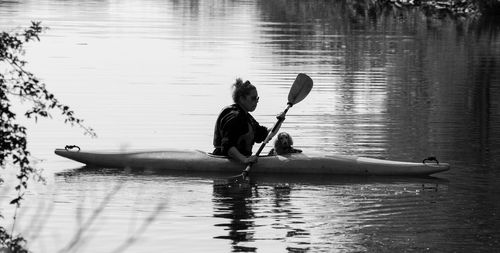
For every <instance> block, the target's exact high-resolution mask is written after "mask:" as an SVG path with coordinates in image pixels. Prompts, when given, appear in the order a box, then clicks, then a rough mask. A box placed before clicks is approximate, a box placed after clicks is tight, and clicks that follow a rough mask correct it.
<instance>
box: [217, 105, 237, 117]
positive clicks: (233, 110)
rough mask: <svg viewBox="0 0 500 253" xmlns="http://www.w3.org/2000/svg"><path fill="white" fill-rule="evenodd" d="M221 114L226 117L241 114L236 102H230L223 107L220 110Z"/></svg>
mask: <svg viewBox="0 0 500 253" xmlns="http://www.w3.org/2000/svg"><path fill="white" fill-rule="evenodd" d="M221 115H223V117H226V118H238V117H240V116H241V115H242V113H241V110H240V108H239V107H238V106H237V105H236V104H232V105H229V106H226V107H224V108H223V109H222V111H221Z"/></svg>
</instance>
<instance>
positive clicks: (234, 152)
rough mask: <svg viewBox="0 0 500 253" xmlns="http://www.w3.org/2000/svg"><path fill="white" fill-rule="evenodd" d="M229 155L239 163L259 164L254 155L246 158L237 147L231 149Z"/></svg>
mask: <svg viewBox="0 0 500 253" xmlns="http://www.w3.org/2000/svg"><path fill="white" fill-rule="evenodd" d="M227 154H228V155H229V157H231V158H233V159H236V160H237V161H239V162H241V163H244V164H249V163H256V162H257V156H255V155H252V156H249V157H246V156H244V155H243V154H242V153H240V151H238V149H237V148H236V147H234V146H233V147H230V148H229V150H228V151H227Z"/></svg>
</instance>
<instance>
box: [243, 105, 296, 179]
mask: <svg viewBox="0 0 500 253" xmlns="http://www.w3.org/2000/svg"><path fill="white" fill-rule="evenodd" d="M290 107H292V104H291V103H288V106H287V107H286V109H285V111H283V117H281V118H279V119H278V121H277V122H276V124H274V127H273V129H272V130H271V131H270V132H269V134H268V135H267V137H266V139H265V140H264V141H263V142H262V144H261V145H260V147H259V149H258V150H257V153H255V155H256V156H259V155H260V153H261V152H262V150H263V149H264V147H265V146H266V144H267V143H268V142H269V141H270V140H271V139H272V137H273V136H274V135H276V133H278V131H279V130H280V127H281V123H283V121H285V115H286V113H287V112H288V109H290ZM252 165H253V163H249V164H247V167H246V168H245V170H244V171H243V173H242V175H243V177H246V175H248V173H249V172H250V169H251V168H252Z"/></svg>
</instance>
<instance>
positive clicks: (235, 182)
mask: <svg viewBox="0 0 500 253" xmlns="http://www.w3.org/2000/svg"><path fill="white" fill-rule="evenodd" d="M312 87H313V81H312V79H311V78H310V77H309V76H308V75H306V74H302V73H301V74H299V75H297V78H295V81H294V82H293V84H292V87H291V88H290V92H289V93H288V103H287V107H286V109H285V110H284V111H283V113H282V114H281V115H280V116H282V117H279V118H278V122H276V124H274V127H273V129H272V130H271V131H270V132H269V134H268V135H267V137H266V139H265V140H264V141H263V142H262V144H261V145H260V148H259V150H258V151H257V153H255V155H256V156H259V155H260V153H261V152H262V150H263V149H264V147H265V146H266V144H267V143H268V142H269V141H270V140H271V139H272V138H273V137H274V136H275V135H276V134H277V133H278V131H279V129H280V127H281V123H283V121H284V120H285V115H286V113H287V112H288V109H290V107H292V106H293V105H294V104H297V103H299V102H300V101H302V100H303V99H304V98H305V97H307V95H308V94H309V92H310V91H311V89H312ZM252 165H253V163H249V164H247V165H246V168H245V170H243V172H242V173H241V174H240V175H238V176H234V177H231V178H228V179H218V180H215V181H214V187H231V186H241V185H242V184H243V185H248V179H247V176H248V174H249V173H250V169H251V168H252Z"/></svg>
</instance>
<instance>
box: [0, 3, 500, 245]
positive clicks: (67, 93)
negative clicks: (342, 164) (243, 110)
mask: <svg viewBox="0 0 500 253" xmlns="http://www.w3.org/2000/svg"><path fill="white" fill-rule="evenodd" d="M343 2H344V1H316V0H313V1H293V0H292V1H280V0H257V1H244V0H241V1H222V0H221V1H218V0H210V1H196V0H194V1H158V0H142V1H139V0H127V1H52V0H45V1H44V0H42V1H0V30H2V31H15V30H16V29H20V28H21V27H26V26H28V25H29V22H30V21H31V20H38V21H42V24H43V25H45V26H48V27H49V28H50V29H48V30H47V31H46V32H45V33H44V34H43V35H42V37H41V41H40V42H34V43H31V44H30V45H29V46H28V47H27V51H26V59H27V60H28V62H29V64H28V67H29V70H30V71H32V72H33V73H35V75H36V76H38V77H40V78H41V79H42V80H43V81H44V82H45V83H46V84H47V87H48V88H49V89H50V90H51V91H52V92H53V93H55V94H56V95H57V96H58V97H59V99H60V100H61V101H62V102H63V103H66V104H69V105H70V106H72V108H73V109H74V110H75V111H76V112H77V114H78V115H79V116H81V117H83V118H84V119H85V120H86V121H85V122H86V123H87V124H88V125H90V126H92V127H93V128H94V129H95V130H96V132H97V134H98V136H99V137H98V138H97V139H91V138H89V137H88V136H83V135H82V131H81V130H80V129H78V128H71V127H69V126H67V125H64V124H63V123H61V120H60V118H59V116H57V114H56V113H54V115H53V116H54V117H53V118H54V119H53V120H40V121H39V122H38V123H37V124H35V123H34V122H31V121H25V120H22V119H21V117H20V118H19V120H21V123H23V124H25V125H27V126H28V131H29V147H30V149H31V151H32V153H33V156H34V157H35V158H36V159H39V160H37V161H39V166H40V167H43V168H45V172H44V175H45V176H46V177H47V181H48V182H47V184H46V185H42V184H39V183H31V184H30V188H29V189H30V190H29V192H27V193H26V196H25V200H24V202H23V206H22V208H21V209H20V210H19V211H18V216H19V218H18V220H17V222H16V226H15V231H17V232H18V233H21V234H22V235H23V236H25V238H26V239H27V240H28V245H29V247H30V248H31V249H32V250H33V251H34V252H58V251H60V252H230V251H234V252H405V251H414V252H423V251H430V252H495V250H498V248H500V230H499V227H500V218H499V216H500V204H499V203H500V202H499V198H498V196H499V194H500V191H499V189H498V186H499V183H498V182H499V179H500V173H499V171H500V165H499V164H500V144H499V143H500V103H499V100H498V97H500V67H499V66H498V64H497V62H499V61H500V39H499V38H498V34H499V30H500V26H499V24H498V21H497V22H495V20H488V19H481V20H475V21H471V20H466V19H456V20H455V19H452V18H444V19H438V18H436V17H433V18H428V17H425V16H424V15H423V14H422V13H421V12H419V11H416V10H406V9H395V10H392V11H391V10H388V9H384V10H382V9H370V10H368V9H366V8H363V7H362V6H363V5H355V6H354V7H352V6H351V5H346V4H344V3H343ZM350 2H355V1H350ZM358 2H360V3H361V2H362V3H365V2H369V1H358ZM356 6H357V7H356ZM297 73H307V74H308V75H310V76H311V77H312V79H313V80H314V88H313V90H312V92H311V93H310V94H309V96H308V97H307V98H306V99H305V100H304V101H303V102H301V103H300V104H297V105H295V106H294V107H293V108H292V109H290V112H289V114H288V115H287V119H286V121H285V123H284V124H283V126H282V130H283V131H287V132H289V133H290V134H291V135H292V136H293V137H294V140H295V146H296V147H297V148H300V149H302V150H304V152H311V153H312V152H327V153H336V154H349V155H358V156H369V157H377V158H385V159H392V160H405V161H421V160H422V159H423V158H425V157H428V156H430V155H433V156H437V157H438V159H439V160H440V161H445V162H448V163H450V164H452V170H451V171H449V172H445V173H440V174H436V175H435V177H433V178H372V177H361V178H356V177H355V178H350V177H338V176H337V177H334V176H329V177H294V176H275V177H269V176H267V177H257V178H254V180H255V181H256V182H257V186H256V187H255V188H254V189H252V190H251V191H249V192H245V193H239V194H228V193H219V192H214V190H213V187H212V180H213V179H215V178H220V177H221V176H226V175H214V174H189V173H180V174H172V173H166V172H159V171H120V170H111V169H106V168H99V169H95V168H94V169H91V168H80V167H81V164H77V163H74V162H71V161H67V160H64V159H63V158H60V157H56V156H55V155H54V154H53V150H54V149H55V148H60V147H64V145H67V144H76V145H79V146H80V147H82V148H85V149H93V150H120V149H121V150H140V149H166V148H188V149H200V150H207V151H210V150H211V149H212V134H213V126H214V123H215V118H216V117H217V114H218V113H219V111H220V110H221V108H222V107H224V106H225V105H228V104H230V103H231V98H230V89H229V86H230V84H231V83H232V82H233V81H234V79H235V78H236V77H242V78H243V79H248V80H251V81H252V83H254V84H255V85H256V86H257V87H258V91H259V96H260V101H259V105H258V108H257V110H256V111H255V112H254V113H253V115H254V116H255V118H256V119H257V120H258V121H259V122H260V123H262V124H263V125H267V126H271V125H272V124H273V123H274V121H275V115H276V114H277V113H279V112H280V111H281V110H283V109H284V108H285V107H286V102H287V94H288V91H289V88H290V85H291V83H292V82H293V80H294V78H295V76H296V75H297ZM24 106H26V103H24V104H21V105H19V106H18V110H19V111H20V112H22V109H23V107H24ZM266 150H268V148H266V149H265V151H264V152H266ZM13 173H14V172H13V170H12V168H9V169H6V170H3V171H2V176H3V177H4V178H7V180H6V183H5V184H4V185H3V186H2V187H1V188H0V199H1V200H2V202H1V203H2V204H1V212H2V214H3V215H4V217H5V218H4V219H3V220H2V224H5V225H6V226H7V228H11V226H10V225H11V224H12V218H11V217H12V215H13V213H14V209H13V207H12V206H10V205H8V202H9V200H10V199H12V198H14V196H15V193H14V192H13V190H12V188H13V185H14V183H15V181H13V180H11V179H10V178H11V177H13Z"/></svg>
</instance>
